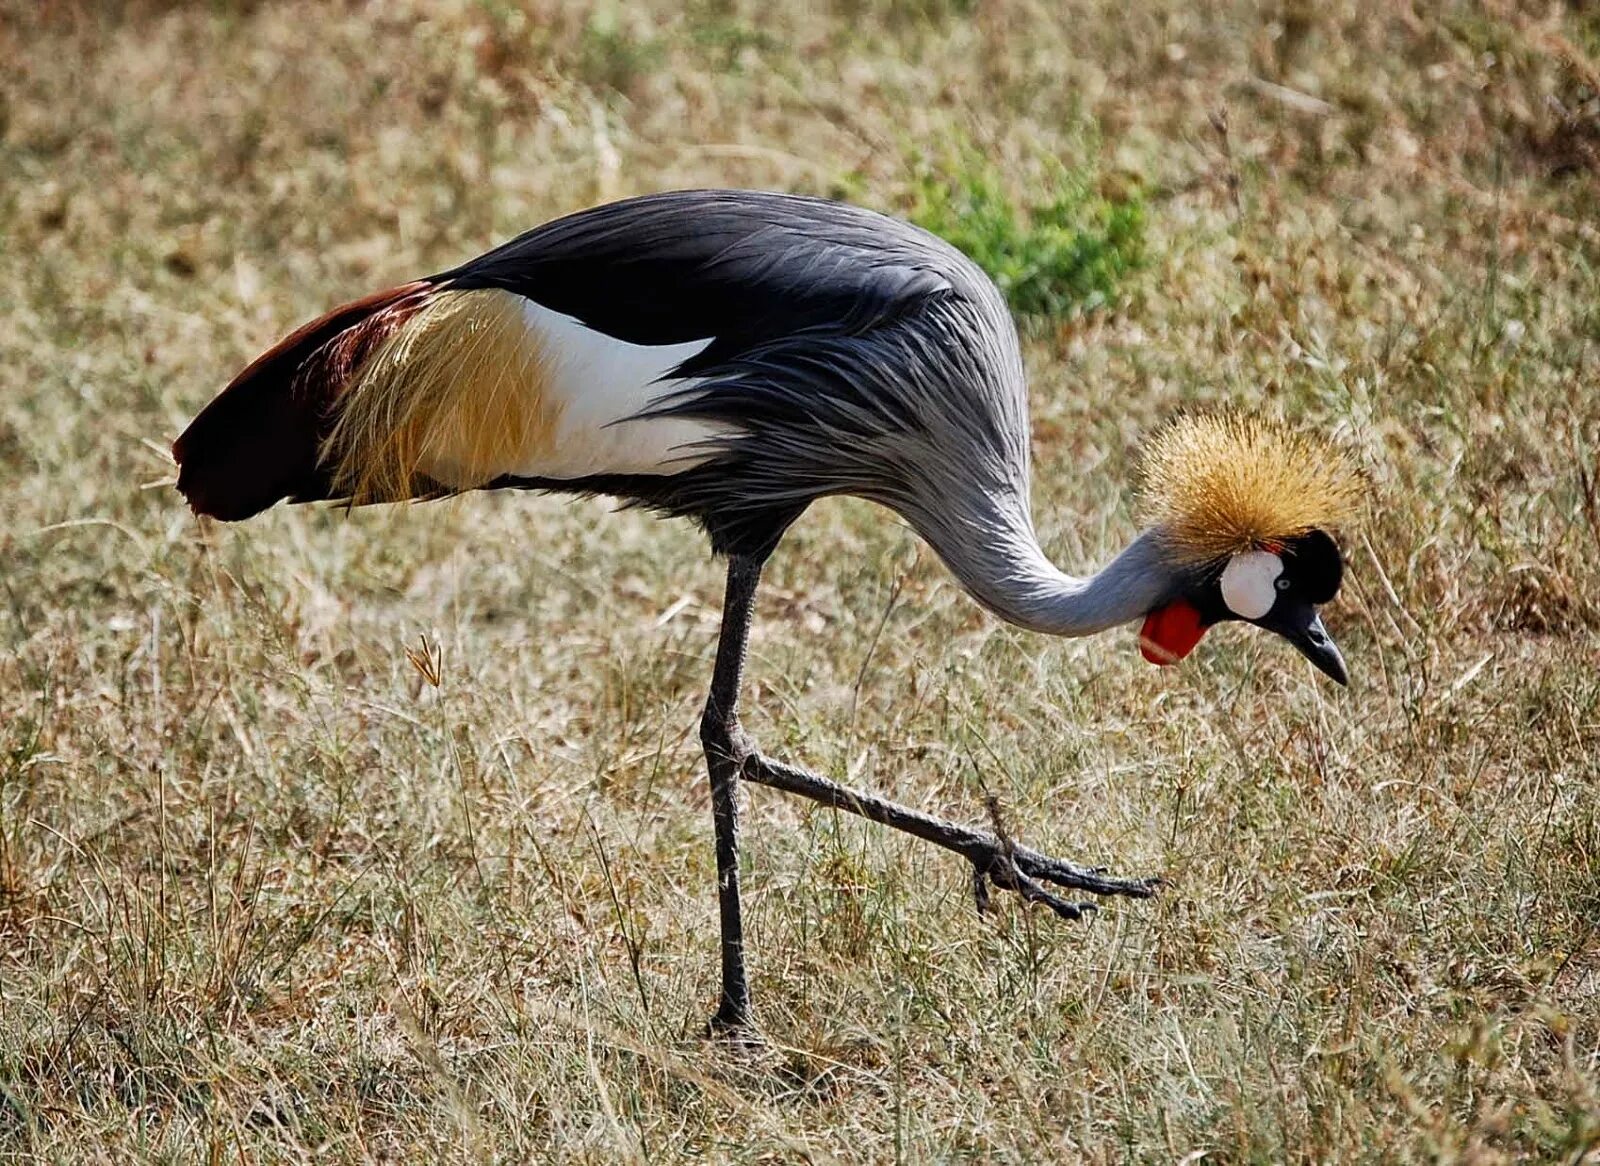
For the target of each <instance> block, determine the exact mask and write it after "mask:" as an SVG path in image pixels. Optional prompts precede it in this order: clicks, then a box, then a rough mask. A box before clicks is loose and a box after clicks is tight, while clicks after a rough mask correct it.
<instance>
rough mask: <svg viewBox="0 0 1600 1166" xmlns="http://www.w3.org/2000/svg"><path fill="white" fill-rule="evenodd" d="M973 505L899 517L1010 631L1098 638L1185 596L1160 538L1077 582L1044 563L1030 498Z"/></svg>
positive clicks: (1139, 542)
mask: <svg viewBox="0 0 1600 1166" xmlns="http://www.w3.org/2000/svg"><path fill="white" fill-rule="evenodd" d="M971 502H972V499H971V498H968V499H966V500H964V502H961V503H957V502H954V501H953V500H950V499H947V500H946V501H945V503H944V505H943V506H940V507H926V506H915V507H904V506H901V507H897V509H900V510H901V512H902V513H903V514H905V517H906V518H907V519H909V520H910V522H911V523H912V525H913V526H915V527H916V528H917V530H918V533H920V534H921V535H922V536H923V537H924V538H925V539H927V540H928V543H929V544H930V545H931V546H932V547H933V549H934V550H935V551H936V552H937V553H938V555H939V557H940V558H941V559H942V560H944V563H945V565H946V566H948V567H949V568H950V570H951V571H952V572H953V573H954V574H955V576H956V578H957V579H959V580H960V581H961V584H962V586H963V587H965V588H966V589H967V591H968V592H970V593H971V594H972V596H973V598H975V599H976V600H978V602H979V603H982V604H983V605H984V606H985V607H987V608H988V609H989V610H990V611H992V612H994V613H995V614H996V615H998V616H999V617H1000V618H1002V619H1004V620H1006V621H1007V622H1008V623H1013V624H1016V625H1017V626H1018V627H1023V628H1027V629H1029V630H1030V631H1037V632H1048V633H1050V634H1051V635H1057V636H1088V635H1093V634H1094V633H1096V632H1101V631H1105V630H1106V629H1107V628H1113V627H1116V626H1118V625H1120V624H1125V623H1129V622H1131V621H1133V620H1137V619H1142V618H1143V617H1144V616H1145V615H1147V614H1148V613H1149V612H1150V611H1152V610H1154V609H1155V608H1157V607H1160V606H1161V605H1162V604H1164V603H1167V602H1169V601H1170V600H1171V599H1172V598H1173V596H1174V594H1175V593H1176V591H1177V590H1178V588H1179V585H1180V580H1179V578H1178V576H1177V574H1176V573H1175V572H1174V571H1173V569H1172V568H1171V567H1170V566H1169V565H1168V563H1167V560H1166V556H1165V555H1164V554H1163V551H1162V544H1161V539H1160V538H1159V537H1158V535H1157V534H1156V533H1155V532H1154V531H1145V532H1144V533H1143V534H1141V535H1139V537H1138V538H1136V539H1134V541H1133V542H1132V543H1130V544H1129V545H1128V546H1127V547H1126V548H1125V549H1124V550H1123V551H1122V553H1121V554H1119V555H1118V556H1117V557H1116V558H1115V559H1113V560H1112V561H1111V562H1110V563H1109V564H1107V566H1106V567H1105V568H1104V569H1102V570H1101V571H1099V572H1098V573H1096V574H1094V575H1091V576H1089V577H1088V578H1078V577H1075V576H1072V575H1068V574H1066V573H1065V572H1064V571H1061V570H1060V569H1058V568H1057V567H1056V566H1055V565H1054V564H1053V563H1051V562H1050V560H1049V558H1047V557H1046V555H1045V553H1044V549H1043V548H1042V547H1040V545H1039V540H1038V537H1037V536H1036V535H1035V534H1034V530H1033V523H1032V520H1031V519H1030V517H1029V516H1028V513H1027V509H1026V506H1027V503H1026V499H1025V498H1019V497H1017V496H1016V495H1015V494H1012V493H1011V492H1010V491H1004V490H1002V491H999V492H997V494H993V495H988V496H986V497H984V498H982V499H981V501H980V502H979V504H978V505H972V504H971Z"/></svg>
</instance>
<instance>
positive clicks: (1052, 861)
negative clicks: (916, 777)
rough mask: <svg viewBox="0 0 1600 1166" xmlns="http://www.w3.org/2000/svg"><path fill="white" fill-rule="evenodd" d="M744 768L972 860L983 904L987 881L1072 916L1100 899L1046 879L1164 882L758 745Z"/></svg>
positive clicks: (1082, 885)
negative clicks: (900, 797) (854, 785)
mask: <svg viewBox="0 0 1600 1166" xmlns="http://www.w3.org/2000/svg"><path fill="white" fill-rule="evenodd" d="M741 772H742V774H743V776H744V779H745V780H746V781H753V782H755V783H756V784H758V785H767V786H771V787H773V788H774V789H781V790H784V791H785V792H787V793H792V794H799V795H800V796H801V797H805V798H810V799H811V800H812V801H814V802H821V803H822V804H823V805H825V806H832V807H833V808H834V809H836V810H846V811H848V812H849V813H852V814H859V815H861V817H863V818H867V819H870V820H871V821H874V822H879V823H881V824H883V825H885V826H891V827H893V828H894V829H896V830H903V831H905V832H906V833H907V834H914V835H916V837H918V838H922V839H925V840H926V841H928V842H932V843H934V844H935V845H938V846H942V847H944V848H945V849H946V850H953V851H955V852H956V853H957V854H959V855H961V856H962V857H964V858H965V859H967V861H969V862H971V863H972V867H973V889H974V892H975V894H976V896H977V900H978V907H979V909H980V910H983V909H985V908H987V906H988V902H989V893H988V885H987V884H988V883H993V884H994V885H995V886H997V887H1000V888H1002V889H1004V890H1008V891H1016V892H1017V893H1018V894H1019V895H1021V896H1022V897H1023V898H1024V899H1027V900H1029V901H1030V902H1042V903H1045V904H1046V905H1048V906H1049V907H1050V908H1051V909H1052V910H1054V911H1055V912H1056V913H1057V914H1058V915H1062V916H1065V917H1066V918H1068V919H1077V918H1080V917H1081V916H1082V915H1083V913H1084V912H1085V911H1086V910H1087V911H1092V910H1094V909H1095V904H1093V903H1071V902H1067V901H1066V900H1064V899H1061V898H1059V897H1057V896H1056V895H1054V894H1052V893H1051V892H1050V891H1048V890H1046V889H1045V887H1044V886H1043V885H1041V884H1043V883H1054V884H1055V885H1056V886H1060V887H1067V888H1070V889H1072V890H1077V891H1088V892H1089V893H1090V894H1094V895H1131V896H1132V897H1134V898H1138V899H1147V898H1149V897H1150V896H1151V895H1153V894H1155V892H1156V888H1157V887H1158V886H1159V885H1160V880H1159V879H1119V878H1110V877H1108V876H1106V875H1105V874H1104V873H1103V872H1102V871H1101V870H1099V869H1097V868H1093V867H1085V866H1079V865H1077V864H1076V863H1071V862H1064V861H1062V860H1061V859H1059V858H1051V857H1050V856H1049V855H1047V854H1041V853H1039V851H1037V850H1032V849H1030V848H1028V847H1026V846H1021V845H1018V844H1017V843H1015V842H1013V841H1011V840H1010V839H1009V838H1006V837H1004V836H1003V835H1001V834H999V833H996V834H991V833H988V832H986V831H983V830H974V829H972V828H971V827H969V826H959V825H957V824H956V823H954V822H946V821H945V820H944V819H942V818H935V817H934V816H933V815H931V814H925V813H923V812H922V811H921V810H914V809H911V808H910V807H908V806H902V805H899V804H897V803H895V802H891V801H889V800H888V799H886V798H881V797H878V796H877V795H876V794H870V793H863V792H860V791H858V790H853V789H850V788H849V787H847V786H843V785H840V784H839V783H838V782H836V781H833V780H831V779H829V778H826V777H822V776H821V775H820V774H815V773H812V772H810V771H809V770H805V769H800V768H798V767H796V766H793V765H785V764H784V763H783V762H781V761H774V760H772V759H771V758H770V757H764V756H762V755H761V754H760V753H758V752H755V751H751V752H750V753H748V754H746V755H745V757H744V762H743V768H742V771H741Z"/></svg>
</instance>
